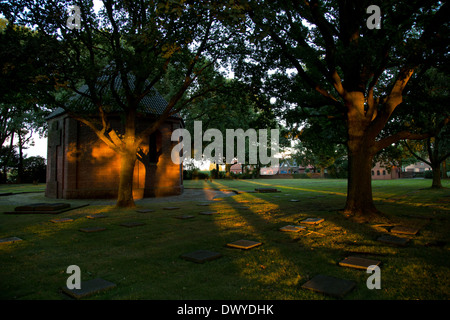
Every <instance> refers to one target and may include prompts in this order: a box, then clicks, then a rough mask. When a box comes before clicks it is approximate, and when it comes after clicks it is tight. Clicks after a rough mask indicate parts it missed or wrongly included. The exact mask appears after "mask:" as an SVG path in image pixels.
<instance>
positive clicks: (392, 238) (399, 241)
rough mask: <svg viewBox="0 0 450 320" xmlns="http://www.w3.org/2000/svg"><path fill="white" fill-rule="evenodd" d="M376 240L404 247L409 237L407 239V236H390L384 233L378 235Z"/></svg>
mask: <svg viewBox="0 0 450 320" xmlns="http://www.w3.org/2000/svg"><path fill="white" fill-rule="evenodd" d="M377 241H379V242H383V243H387V244H392V245H395V246H402V247H404V246H406V245H407V243H408V242H409V239H407V238H400V237H396V236H391V235H389V234H384V235H382V236H380V237H378V239H377Z"/></svg>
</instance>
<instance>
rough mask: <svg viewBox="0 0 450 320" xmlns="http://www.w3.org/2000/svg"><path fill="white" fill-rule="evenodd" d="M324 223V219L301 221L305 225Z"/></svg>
mask: <svg viewBox="0 0 450 320" xmlns="http://www.w3.org/2000/svg"><path fill="white" fill-rule="evenodd" d="M323 221H324V219H323V218H306V219H304V220H302V221H300V223H305V224H312V225H314V224H319V223H322V222H323Z"/></svg>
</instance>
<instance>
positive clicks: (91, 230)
mask: <svg viewBox="0 0 450 320" xmlns="http://www.w3.org/2000/svg"><path fill="white" fill-rule="evenodd" d="M79 230H80V231H81V232H86V233H92V232H100V231H105V230H106V228H104V227H89V228H81V229H79Z"/></svg>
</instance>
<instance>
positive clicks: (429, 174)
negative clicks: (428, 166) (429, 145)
mask: <svg viewBox="0 0 450 320" xmlns="http://www.w3.org/2000/svg"><path fill="white" fill-rule="evenodd" d="M423 177H424V178H425V179H433V170H427V171H425V172H424V174H423Z"/></svg>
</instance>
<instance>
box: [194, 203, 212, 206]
mask: <svg viewBox="0 0 450 320" xmlns="http://www.w3.org/2000/svg"><path fill="white" fill-rule="evenodd" d="M197 205H198V206H202V207H208V206H209V205H210V203H197Z"/></svg>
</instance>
